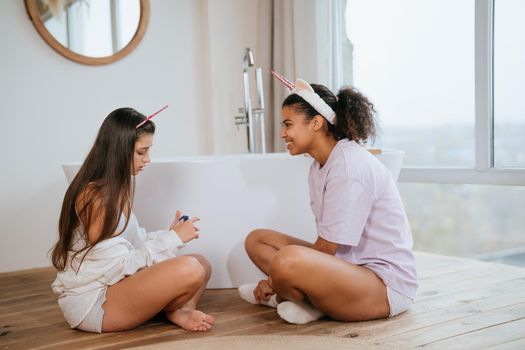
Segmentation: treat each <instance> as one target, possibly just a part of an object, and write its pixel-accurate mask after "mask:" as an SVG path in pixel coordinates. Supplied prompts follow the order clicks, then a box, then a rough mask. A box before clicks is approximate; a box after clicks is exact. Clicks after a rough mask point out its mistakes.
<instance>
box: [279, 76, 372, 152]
mask: <svg viewBox="0 0 525 350" xmlns="http://www.w3.org/2000/svg"><path fill="white" fill-rule="evenodd" d="M311 86H312V88H313V89H314V91H315V92H316V93H317V94H318V95H319V97H321V98H322V99H323V100H324V101H325V102H326V103H327V104H328V105H329V106H330V107H331V108H332V109H333V110H334V111H335V125H332V124H330V123H326V124H327V125H328V132H329V133H330V134H331V135H333V137H334V138H335V139H336V140H342V139H344V138H347V139H349V140H350V141H352V140H354V141H356V142H358V143H366V142H367V141H368V140H372V141H373V140H374V138H375V136H376V128H377V122H376V120H375V109H374V105H373V104H372V103H371V102H370V101H369V100H368V98H367V97H366V96H364V95H363V94H362V93H361V92H359V91H358V90H357V89H355V88H353V87H343V88H341V89H340V90H339V92H338V94H337V96H335V95H334V94H333V93H332V91H330V89H328V88H327V87H325V86H323V85H318V84H311ZM282 106H283V107H285V106H291V107H292V108H294V109H295V111H297V112H299V113H304V114H305V117H306V119H307V120H311V119H313V118H314V117H315V116H316V115H319V112H317V111H316V110H315V109H314V108H313V107H312V106H311V105H310V104H309V103H308V102H306V101H305V100H304V99H303V98H302V97H301V96H299V95H297V94H291V95H289V96H288V97H287V98H286V99H285V100H284V101H283V105H282Z"/></svg>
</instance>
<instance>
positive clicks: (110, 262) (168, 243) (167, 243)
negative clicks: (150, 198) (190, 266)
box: [51, 213, 184, 328]
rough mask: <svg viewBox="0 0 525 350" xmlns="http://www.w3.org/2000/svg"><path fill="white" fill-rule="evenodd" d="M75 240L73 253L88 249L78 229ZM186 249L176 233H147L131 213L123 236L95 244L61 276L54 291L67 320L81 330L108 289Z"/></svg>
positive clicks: (60, 273)
mask: <svg viewBox="0 0 525 350" xmlns="http://www.w3.org/2000/svg"><path fill="white" fill-rule="evenodd" d="M125 220H126V218H125V217H124V215H122V216H121V218H120V222H119V225H118V229H117V232H120V230H122V228H123V227H124V224H125ZM75 239H76V241H75V242H74V244H73V247H72V250H73V251H78V250H80V249H81V248H83V247H84V246H85V245H86V239H87V237H86V233H85V232H84V230H83V229H81V228H79V229H77V231H76V233H75ZM183 246H184V244H183V243H182V241H181V239H180V238H179V236H178V235H177V234H176V233H175V232H173V231H168V230H166V231H156V232H150V233H146V231H145V230H144V229H143V228H142V227H140V226H139V224H138V221H137V218H136V217H135V215H134V214H133V213H131V215H130V218H129V223H128V226H127V227H126V230H125V231H124V232H123V233H122V234H121V235H118V236H115V237H111V238H109V239H106V240H103V241H102V242H100V243H98V244H96V245H95V247H93V249H91V251H90V252H89V253H88V254H85V252H83V253H80V254H78V255H77V256H76V257H75V258H74V260H73V262H72V264H69V263H68V264H67V266H66V268H65V270H63V271H59V272H58V274H57V278H56V279H55V281H54V282H53V283H52V284H51V288H52V289H53V292H54V293H55V294H56V295H57V296H58V304H59V306H60V309H61V310H62V313H63V314H64V318H65V319H66V321H67V322H68V323H69V325H70V326H71V327H72V328H74V327H76V326H78V325H79V324H80V323H81V322H82V321H83V320H84V318H85V317H86V315H87V314H88V313H89V311H91V309H92V307H93V305H94V304H95V302H96V301H97V298H98V296H99V295H100V293H101V292H102V291H103V290H104V289H105V288H106V287H108V286H111V285H113V284H115V283H117V282H118V281H120V280H121V279H123V278H124V277H126V276H129V275H133V274H134V273H136V272H137V271H139V270H141V269H143V268H145V267H147V266H151V265H153V264H155V263H158V262H161V261H163V260H166V259H168V258H171V257H175V251H176V250H177V249H180V248H181V247H183ZM72 253H73V252H71V253H70V257H71V256H72ZM84 255H85V258H84V261H83V262H82V264H81V265H80V269H78V266H79V264H80V261H81V260H82V258H83V257H84ZM77 270H78V272H77Z"/></svg>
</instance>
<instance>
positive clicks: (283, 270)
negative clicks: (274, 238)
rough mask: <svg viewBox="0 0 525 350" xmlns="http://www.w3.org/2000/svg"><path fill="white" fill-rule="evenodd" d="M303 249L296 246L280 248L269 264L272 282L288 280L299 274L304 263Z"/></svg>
mask: <svg viewBox="0 0 525 350" xmlns="http://www.w3.org/2000/svg"><path fill="white" fill-rule="evenodd" d="M304 249H308V248H305V247H301V246H298V245H287V246H284V247H282V248H281V249H280V250H279V251H278V252H277V253H276V254H275V255H274V257H273V259H272V261H271V262H270V270H269V272H270V277H271V278H272V280H280V279H281V280H282V279H288V278H289V277H291V276H294V275H296V274H298V273H300V271H299V270H300V268H301V266H302V262H303V261H304V254H303V252H304Z"/></svg>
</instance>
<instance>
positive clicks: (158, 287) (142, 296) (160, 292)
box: [102, 254, 214, 332]
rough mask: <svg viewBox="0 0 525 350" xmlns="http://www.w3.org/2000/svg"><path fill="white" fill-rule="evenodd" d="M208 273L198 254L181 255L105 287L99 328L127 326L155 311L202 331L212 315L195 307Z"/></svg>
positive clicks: (140, 320) (209, 268)
mask: <svg viewBox="0 0 525 350" xmlns="http://www.w3.org/2000/svg"><path fill="white" fill-rule="evenodd" d="M210 274H211V267H210V264H209V263H208V261H207V260H206V259H205V258H204V257H203V256H200V255H197V254H195V255H185V256H179V257H176V258H172V259H169V260H166V261H163V262H161V263H158V264H155V265H153V266H150V267H148V268H145V269H143V270H140V271H139V272H137V273H135V274H134V275H132V276H128V277H126V278H124V279H123V280H121V281H119V282H118V283H116V284H114V285H112V286H110V287H108V289H107V292H106V302H105V303H104V305H103V309H104V319H103V324H102V331H103V332H114V331H123V330H128V329H131V328H134V327H137V326H138V325H140V324H142V323H144V322H145V321H147V320H149V319H150V318H151V317H153V316H154V315H156V314H157V313H158V312H159V311H162V310H163V311H164V312H165V314H166V317H167V318H168V319H169V320H170V321H172V322H173V323H175V324H177V325H178V326H180V327H182V328H184V329H186V330H191V331H206V330H208V329H210V328H211V327H212V325H213V322H214V319H213V317H212V316H210V315H207V314H205V313H203V312H201V311H199V310H197V309H196V308H197V303H198V301H199V299H200V297H201V295H202V293H203V292H204V289H205V288H206V283H207V282H208V280H209V278H210Z"/></svg>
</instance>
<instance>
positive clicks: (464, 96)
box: [339, 0, 525, 265]
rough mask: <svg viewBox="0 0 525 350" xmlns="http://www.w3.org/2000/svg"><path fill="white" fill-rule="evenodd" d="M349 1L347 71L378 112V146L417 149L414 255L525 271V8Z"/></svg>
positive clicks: (408, 190) (411, 161) (406, 179)
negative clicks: (512, 259) (510, 261)
mask: <svg viewBox="0 0 525 350" xmlns="http://www.w3.org/2000/svg"><path fill="white" fill-rule="evenodd" d="M346 4H347V8H346V12H345V18H346V34H347V37H348V40H349V41H350V45H349V46H347V47H346V49H347V50H346V51H345V50H343V52H351V55H349V56H348V57H347V58H346V59H345V63H346V64H347V67H344V69H343V71H342V72H341V73H339V74H340V76H341V75H342V76H343V81H345V83H347V84H351V85H353V86H355V87H357V88H358V89H359V90H361V91H362V92H363V93H364V94H365V95H367V96H368V97H369V98H370V100H371V101H372V102H373V103H374V104H375V106H376V109H377V112H378V116H379V122H380V125H381V127H382V130H381V131H380V136H379V139H378V142H377V145H378V146H379V147H383V148H398V149H402V150H404V151H405V152H406V157H405V161H404V164H403V168H402V170H401V174H400V183H399V184H398V186H399V189H400V192H401V195H402V197H403V201H404V203H405V206H406V209H407V214H408V216H409V220H410V223H411V227H412V230H413V234H414V247H415V249H418V250H425V251H430V252H435V253H441V254H451V255H459V256H476V257H480V256H482V255H484V256H485V258H487V256H488V257H489V258H488V259H492V258H493V257H494V256H495V255H494V252H499V253H498V254H499V255H501V254H502V253H503V252H509V251H511V250H512V251H513V252H514V253H513V256H518V255H520V256H521V262H519V263H517V264H518V265H519V264H522V265H525V259H524V257H525V236H524V234H523V233H524V232H523V228H524V227H525V221H524V220H525V219H524V217H523V215H522V211H523V208H525V102H524V100H525V96H524V94H525V22H524V21H523V17H524V16H525V1H522V0H476V1H474V0H468V1H467V0H464V1H454V0H425V1H420V0H347V2H346ZM343 45H344V44H343ZM348 65H349V66H351V68H349V67H348ZM516 250H519V254H518V253H515V252H516ZM509 254H510V253H509ZM501 256H502V255H501ZM509 256H511V255H509Z"/></svg>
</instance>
